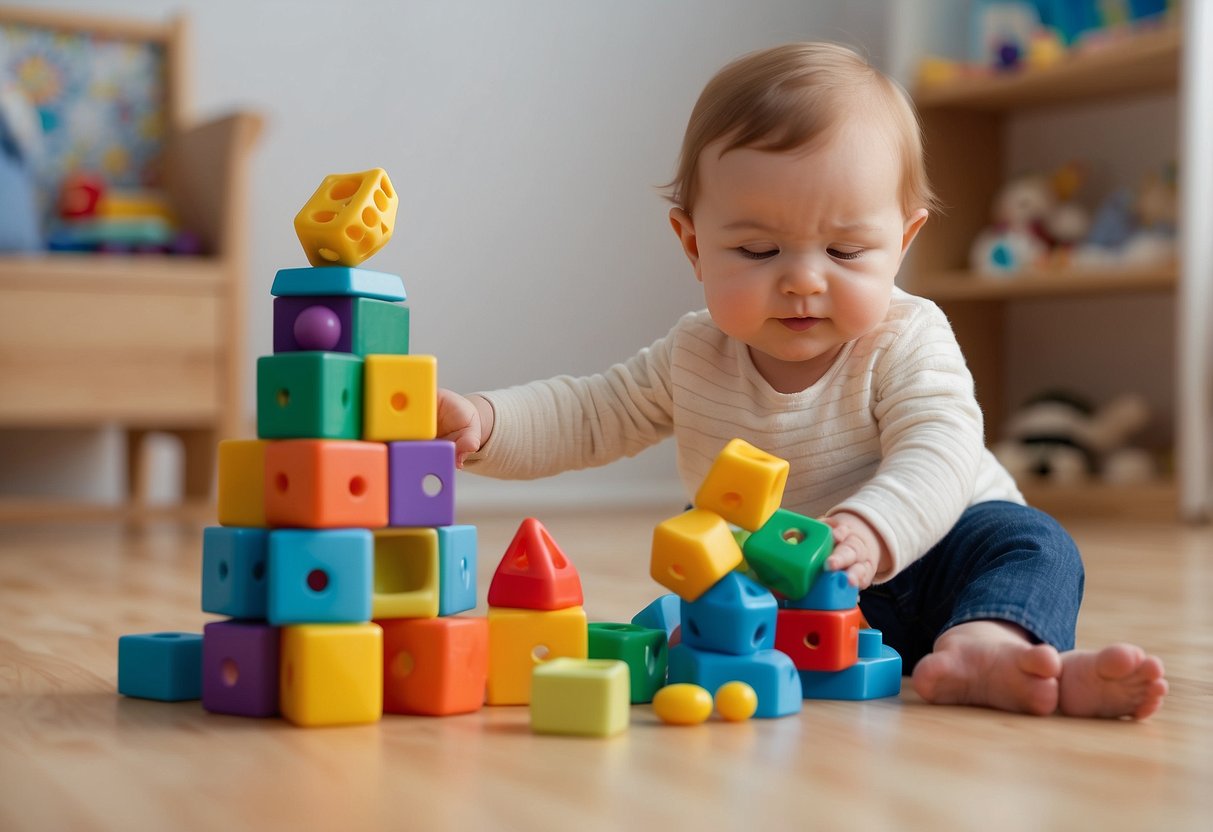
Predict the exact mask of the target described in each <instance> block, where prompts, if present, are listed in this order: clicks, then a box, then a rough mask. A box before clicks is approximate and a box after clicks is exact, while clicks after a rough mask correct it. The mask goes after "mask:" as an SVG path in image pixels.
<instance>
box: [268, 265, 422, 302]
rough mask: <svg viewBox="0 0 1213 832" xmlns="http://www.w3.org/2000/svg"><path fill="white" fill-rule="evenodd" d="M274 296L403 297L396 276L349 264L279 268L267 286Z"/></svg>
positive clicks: (401, 298) (396, 298)
mask: <svg viewBox="0 0 1213 832" xmlns="http://www.w3.org/2000/svg"><path fill="white" fill-rule="evenodd" d="M270 294H271V295H274V296H275V297H288V296H293V295H294V296H297V295H353V296H356V297H364V298H378V299H379V300H388V301H403V300H406V297H405V292H404V281H403V280H401V279H400V276H399V275H395V274H387V273H386V272H373V271H371V270H370V269H356V268H351V267H349V266H317V267H314V268H306V267H305V268H301V269H279V270H278V273H277V274H275V275H274V283H273V285H272V286H270Z"/></svg>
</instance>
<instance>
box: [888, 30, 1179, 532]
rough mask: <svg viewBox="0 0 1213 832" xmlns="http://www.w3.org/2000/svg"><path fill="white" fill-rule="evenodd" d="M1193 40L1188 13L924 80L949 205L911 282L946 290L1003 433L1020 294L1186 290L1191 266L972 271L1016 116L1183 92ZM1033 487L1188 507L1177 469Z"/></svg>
mask: <svg viewBox="0 0 1213 832" xmlns="http://www.w3.org/2000/svg"><path fill="white" fill-rule="evenodd" d="M1182 41H1183V37H1182V33H1181V31H1180V28H1179V26H1178V25H1172V26H1167V27H1161V28H1157V29H1153V30H1145V31H1142V32H1139V33H1137V34H1134V35H1131V36H1125V37H1123V38H1120V39H1117V40H1116V41H1111V42H1108V43H1105V44H1103V45H1101V46H1099V47H1097V48H1091V49H1088V50H1085V51H1080V52H1076V53H1073V54H1071V55H1069V56H1067V57H1066V58H1065V59H1063V60H1062V61H1060V62H1059V63H1057V64H1055V65H1053V66H1050V67H1047V68H1043V69H1036V70H1031V69H1028V70H1023V71H1020V72H1016V73H1008V74H998V75H996V74H990V75H983V76H971V77H970V76H966V77H961V78H957V79H956V80H955V81H954V82H950V83H947V84H939V85H934V86H930V87H927V88H923V89H919V90H917V91H916V92H915V95H914V98H915V103H916V105H917V107H918V110H919V114H920V117H921V119H922V124H923V131H924V135H925V139H926V148H927V156H928V168H929V170H928V173H929V175H930V177H931V181H932V183H933V184H934V186H935V188H936V190H937V192H938V193H939V196H940V198H941V199H942V201H943V203H944V204H945V205H946V206H947V211H946V214H945V215H944V216H942V217H936V218H935V219H934V220H932V222H930V223H928V224H927V227H926V229H924V231H923V234H922V235H921V236H920V238H919V240H918V241H917V242H916V243H915V251H914V255H913V261H912V268H911V269H910V271H911V275H910V280H909V281H908V283H907V288H908V289H909V290H910V291H913V292H915V293H916V294H919V295H922V296H924V297H928V298H931V299H932V300H935V301H936V302H937V303H939V304H940V306H941V307H942V308H943V309H944V311H945V312H946V313H947V315H948V317H949V318H950V319H951V320H952V323H953V326H954V328H955V330H956V334H957V338H958V339H959V341H960V344H961V347H962V348H963V349H964V351H965V355H966V357H967V358H968V361H969V365H970V367H971V369H972V371H973V376H974V381H975V383H976V386H977V396H978V399H979V400H980V402H981V404H982V409H983V410H984V412H985V414H986V425H987V435H988V440H989V441H991V442H993V441H996V440H997V439H998V438H999V436H998V434H999V430H1000V426H1001V425H1002V424H1004V423H1005V421H1006V418H1007V416H1008V415H1009V408H1010V407H1012V406H1014V404H1015V403H1014V402H1008V401H1007V400H1006V393H1005V379H1006V363H1007V353H1008V350H1010V349H1014V345H1008V344H1007V339H1008V332H1007V326H1006V318H1007V312H1008V308H1009V307H1010V306H1011V305H1013V304H1015V303H1018V302H1020V301H1028V300H1042V299H1043V300H1048V299H1052V298H1063V297H1109V296H1115V295H1128V294H1133V293H1149V292H1153V293H1166V294H1175V293H1176V291H1177V289H1178V288H1179V286H1180V282H1181V280H1182V274H1183V268H1182V263H1178V264H1170V265H1163V266H1160V267H1157V268H1133V269H1130V268H1126V269H1107V270H1105V269H1087V268H1084V269H1059V270H1051V271H1034V272H1025V273H1021V274H1017V275H1013V276H1006V277H989V276H985V275H979V274H976V273H973V272H971V271H969V270H968V268H967V266H968V254H969V247H970V245H971V243H972V241H973V240H974V238H975V237H976V236H977V234H978V233H979V232H980V231H981V230H982V228H983V227H984V226H985V224H986V222H987V218H988V216H989V207H990V205H991V204H992V202H993V199H994V196H995V194H996V192H997V191H998V189H999V188H1000V187H1001V185H1002V184H1003V182H1004V179H1005V175H1006V171H1005V164H1004V162H1005V160H1006V158H1007V148H1006V146H1005V142H1006V135H1007V130H1006V123H1007V121H1008V119H1009V118H1011V117H1012V116H1014V115H1015V114H1018V113H1021V112H1025V111H1032V110H1041V109H1047V108H1050V107H1062V106H1064V107H1076V106H1085V105H1087V104H1091V103H1094V102H1100V101H1107V100H1109V99H1114V98H1124V97H1129V96H1135V95H1146V94H1158V93H1167V92H1173V91H1175V90H1177V89H1178V87H1179V84H1180V67H1181V60H1180V59H1181V46H1182ZM1181 167H1182V166H1181ZM1024 487H1025V493H1026V496H1028V498H1029V501H1031V502H1032V503H1033V504H1034V505H1038V506H1040V507H1041V508H1044V509H1046V510H1050V511H1057V512H1064V513H1082V514H1096V515H1112V514H1117V515H1121V516H1124V515H1130V516H1139V517H1140V516H1148V517H1154V518H1157V517H1158V516H1169V517H1172V518H1173V517H1175V516H1177V514H1178V510H1179V509H1178V507H1179V489H1178V487H1177V485H1176V483H1175V482H1173V481H1170V480H1166V481H1163V482H1159V483H1155V484H1151V485H1147V486H1141V487H1134V488H1116V487H1111V486H1105V485H1091V486H1085V487H1082V488H1069V489H1067V488H1058V487H1049V488H1042V487H1039V486H1036V487H1033V486H1031V485H1030V484H1024Z"/></svg>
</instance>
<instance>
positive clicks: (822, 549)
mask: <svg viewBox="0 0 1213 832" xmlns="http://www.w3.org/2000/svg"><path fill="white" fill-rule="evenodd" d="M833 550H834V531H833V529H831V528H830V527H829V526H827V525H826V524H825V523H822V522H821V521H820V520H814V519H813V518H811V517H805V516H804V515H803V514H797V513H796V512H794V511H788V510H787V509H783V508H781V509H776V511H775V513H774V514H773V515H771V519H770V520H768V521H767V522H766V523H764V524H763V525H762V528H760V529H759V530H758V531H756V532H754V533H753V534H752V535H750V536H749V537H748V538H746V542H745V546H744V547H743V548H742V553H743V554H744V555H745V561H746V563H748V564H749V565H750V569H751V570H753V572H754V574H755V575H757V576H758V580H759V581H760V582H761V583H762V585H763V586H765V587H767V588H769V589H771V590H773V591H775V592H778V593H779V594H780V595H782V596H784V597H785V598H791V599H793V600H799V599H801V598H803V597H804V596H805V595H807V594H808V593H809V588H810V587H812V586H813V581H814V580H816V578H817V575H818V574H819V573H820V572H821V570H822V569H823V568H824V567H825V562H826V558H828V557H829V556H830V552H832V551H833Z"/></svg>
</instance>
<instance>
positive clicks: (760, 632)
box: [754, 624, 767, 647]
mask: <svg viewBox="0 0 1213 832" xmlns="http://www.w3.org/2000/svg"><path fill="white" fill-rule="evenodd" d="M766 637H767V625H766V624H759V625H758V627H757V629H755V630H754V646H755V647H757V646H758V645H760V644H762V640H763V639H764V638H766Z"/></svg>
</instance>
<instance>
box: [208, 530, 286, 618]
mask: <svg viewBox="0 0 1213 832" xmlns="http://www.w3.org/2000/svg"><path fill="white" fill-rule="evenodd" d="M268 561H269V532H268V531H267V530H266V529H250V528H240V527H237V526H210V527H208V528H206V529H204V530H203V532H202V611H203V612H213V613H216V614H218V615H228V616H231V617H232V618H265V603H266V586H267V577H266V573H267V572H268V566H269V563H268Z"/></svg>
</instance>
